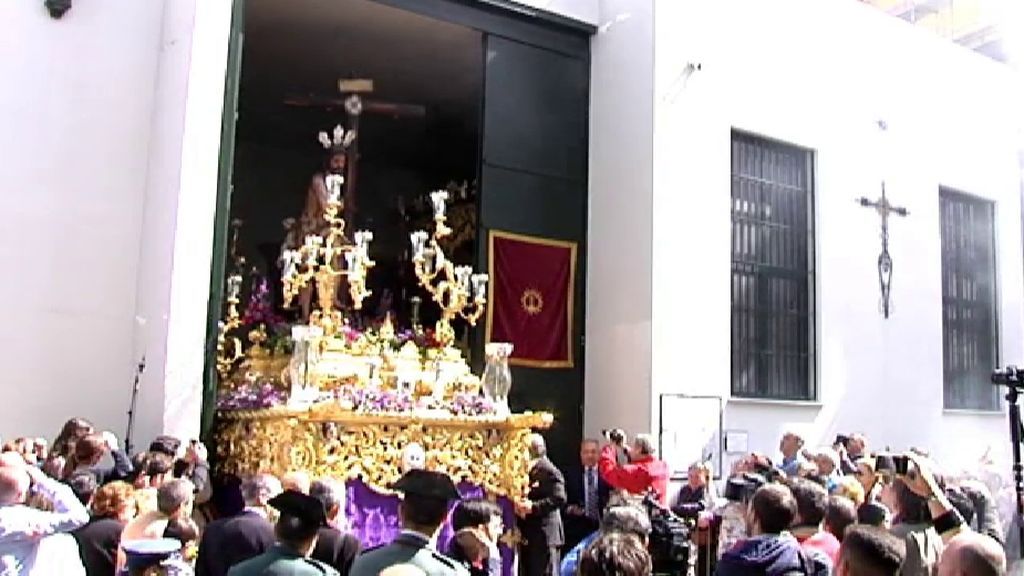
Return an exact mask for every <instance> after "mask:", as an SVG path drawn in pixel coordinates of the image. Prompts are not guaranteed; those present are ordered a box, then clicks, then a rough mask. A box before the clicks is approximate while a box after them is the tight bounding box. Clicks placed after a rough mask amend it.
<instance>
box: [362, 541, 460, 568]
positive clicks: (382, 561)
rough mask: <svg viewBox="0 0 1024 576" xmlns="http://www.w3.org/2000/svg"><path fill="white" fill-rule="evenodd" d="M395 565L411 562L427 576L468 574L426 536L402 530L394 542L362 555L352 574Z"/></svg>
mask: <svg viewBox="0 0 1024 576" xmlns="http://www.w3.org/2000/svg"><path fill="white" fill-rule="evenodd" d="M396 564H411V565H413V566H416V567H417V568H419V569H421V570H423V572H424V573H425V574H426V575H427V576H469V572H468V571H467V570H466V569H465V568H464V567H463V566H462V565H461V564H459V563H458V562H456V561H454V560H452V559H451V558H448V557H447V556H444V555H443V554H441V553H440V552H438V551H437V550H435V549H434V548H433V547H432V546H431V545H430V542H429V540H427V538H426V537H424V536H422V535H420V534H414V533H412V532H403V533H402V534H400V535H399V536H398V537H397V538H395V540H394V542H392V543H391V544H388V545H387V546H381V547H379V548H374V549H372V550H367V551H365V552H363V553H362V554H360V555H359V556H358V557H356V560H355V562H353V563H352V570H351V571H350V572H349V576H378V574H380V572H381V570H383V569H385V568H388V567H390V566H394V565H396Z"/></svg>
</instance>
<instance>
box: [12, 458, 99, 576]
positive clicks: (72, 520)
mask: <svg viewBox="0 0 1024 576" xmlns="http://www.w3.org/2000/svg"><path fill="white" fill-rule="evenodd" d="M30 493H34V494H36V495H39V496H42V497H43V498H45V499H46V500H48V501H49V502H50V503H52V504H53V511H52V512H50V511H44V510H38V509H35V508H31V507H29V506H28V505H26V501H27V500H28V497H29V494H30ZM88 521H89V512H88V511H87V510H86V509H85V506H83V505H82V503H81V501H79V499H78V497H76V496H75V494H74V492H72V491H71V488H70V487H68V486H65V485H64V484H61V483H59V482H57V481H56V480H53V479H51V478H49V477H47V476H46V474H43V472H42V471H41V470H39V469H38V468H36V467H35V466H29V465H27V464H26V463H25V462H24V461H22V462H20V463H19V462H17V461H14V460H13V459H4V460H3V461H2V462H0V574H31V573H32V571H33V567H34V566H35V564H36V556H37V550H38V548H39V545H40V543H41V542H49V541H50V538H51V537H53V538H62V539H70V536H68V535H67V534H68V533H70V532H71V531H72V530H75V529H76V528H79V527H80V526H83V525H85V523H86V522H88ZM56 542H57V541H56V540H54V543H56ZM71 542H72V543H73V542H74V541H73V540H72V541H71ZM74 550H75V551H76V552H77V548H74ZM76 555H77V554H76ZM48 565H50V566H52V565H54V564H53V563H52V562H51V563H50V564H48ZM78 567H79V569H80V567H81V561H80V560H79V561H78Z"/></svg>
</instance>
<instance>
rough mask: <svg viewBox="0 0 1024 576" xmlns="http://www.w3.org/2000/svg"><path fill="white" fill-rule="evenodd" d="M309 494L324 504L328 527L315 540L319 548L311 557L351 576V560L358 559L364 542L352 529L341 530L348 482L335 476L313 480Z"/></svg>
mask: <svg viewBox="0 0 1024 576" xmlns="http://www.w3.org/2000/svg"><path fill="white" fill-rule="evenodd" d="M309 495H310V496H312V497H314V498H316V499H317V500H319V501H320V502H321V503H322V504H323V505H324V514H326V516H327V526H323V527H321V528H320V531H319V533H318V535H317V539H316V547H314V548H313V554H312V555H311V556H310V557H311V558H313V559H314V560H319V561H321V562H323V563H324V564H327V565H328V566H331V567H333V568H334V569H335V570H337V571H338V573H339V574H341V576H348V573H349V570H351V569H352V561H353V560H355V559H356V556H357V555H358V554H359V550H360V549H361V548H362V545H361V544H360V542H359V539H358V538H356V537H355V536H354V535H353V534H352V533H350V532H344V531H342V527H340V526H339V525H338V518H341V519H342V524H343V523H344V517H343V516H342V515H341V510H342V508H344V507H345V485H344V484H342V483H340V482H337V481H335V480H332V479H328V478H325V479H321V480H316V481H314V482H313V483H312V484H311V485H310V488H309Z"/></svg>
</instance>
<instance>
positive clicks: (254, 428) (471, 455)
mask: <svg viewBox="0 0 1024 576" xmlns="http://www.w3.org/2000/svg"><path fill="white" fill-rule="evenodd" d="M218 420H219V423H218V427H217V454H218V462H219V465H218V468H219V470H220V471H221V472H224V473H231V474H237V475H247V474H253V473H257V472H269V473H272V474H275V475H278V476H281V475H283V474H284V473H286V472H289V471H294V470H305V471H307V472H309V473H310V474H311V475H312V476H313V477H322V476H330V477H334V478H337V479H339V480H340V479H345V480H348V479H355V478H358V477H361V478H362V479H363V482H364V483H366V484H367V485H368V486H370V487H371V488H373V489H375V490H378V491H380V492H387V491H388V487H389V486H390V485H391V484H392V483H394V482H395V481H396V480H398V478H399V477H400V476H401V475H402V470H401V460H402V450H403V449H404V448H405V446H406V445H407V444H409V443H410V442H416V443H419V444H420V445H422V446H423V448H424V449H425V450H426V452H427V468H429V469H432V470H438V471H441V472H446V473H447V474H449V475H450V476H451V477H452V478H453V479H454V480H456V481H459V480H466V481H469V482H471V483H473V484H477V485H479V486H481V487H482V488H483V489H484V490H486V491H487V492H488V493H489V494H492V495H494V496H506V497H509V498H511V499H518V498H521V497H523V496H525V494H526V492H527V489H528V480H527V477H528V474H529V470H528V466H529V464H528V460H527V458H528V457H527V453H526V440H527V436H528V435H529V434H530V432H531V431H532V430H533V429H544V428H548V427H549V426H550V425H551V421H552V416H551V415H550V414H547V413H537V414H534V413H531V412H527V413H524V414H512V415H510V416H507V417H496V416H478V417H453V416H448V415H419V414H417V415H411V414H364V413H356V412H346V411H342V410H340V409H338V408H335V407H333V406H331V407H321V408H317V407H314V408H312V409H310V410H301V411H297V410H290V409H287V408H270V409H265V410H237V411H223V412H220V413H219V414H218Z"/></svg>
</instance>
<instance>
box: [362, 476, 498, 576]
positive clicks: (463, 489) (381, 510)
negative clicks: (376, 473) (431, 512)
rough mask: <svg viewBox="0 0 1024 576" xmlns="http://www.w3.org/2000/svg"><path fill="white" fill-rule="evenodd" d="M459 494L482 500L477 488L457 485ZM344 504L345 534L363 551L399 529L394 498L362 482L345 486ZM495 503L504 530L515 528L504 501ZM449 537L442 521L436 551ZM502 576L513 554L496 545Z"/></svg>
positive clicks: (447, 526) (444, 547) (444, 546)
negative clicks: (349, 532) (358, 541)
mask: <svg viewBox="0 0 1024 576" xmlns="http://www.w3.org/2000/svg"><path fill="white" fill-rule="evenodd" d="M458 488H459V494H461V495H462V497H463V498H483V497H484V491H483V489H482V488H480V487H479V486H476V485H474V484H469V483H465V482H464V483H461V484H459V486H458ZM346 491H347V496H348V498H347V503H346V507H345V517H346V519H347V520H348V527H349V530H351V531H352V533H353V534H355V535H356V536H357V537H358V538H359V540H360V541H361V542H362V543H363V548H364V549H365V548H372V547H375V546H380V545H382V544H387V543H389V542H391V540H393V539H394V537H395V536H397V535H398V532H399V530H400V529H401V527H400V526H399V522H398V497H397V496H395V495H385V494H381V493H380V492H377V491H376V490H373V489H372V488H370V487H369V486H367V485H366V484H364V483H363V482H362V480H349V481H348V483H347V490H346ZM497 503H498V505H499V506H501V510H502V513H503V516H504V519H505V529H506V530H510V529H512V528H514V527H515V525H516V516H515V510H514V508H513V506H512V502H511V501H510V500H509V499H508V498H498V500H497ZM451 537H452V528H451V525H450V524H449V523H448V522H447V521H445V523H444V526H443V527H441V533H440V535H439V536H438V538H437V545H438V548H439V549H440V551H441V552H442V553H444V552H445V550H447V548H448V539H449V538H451ZM499 546H500V549H501V563H502V573H503V574H504V576H512V566H513V562H512V561H513V556H514V554H515V552H514V551H513V550H512V549H511V548H509V547H507V546H506V545H505V544H500V545H499Z"/></svg>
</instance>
